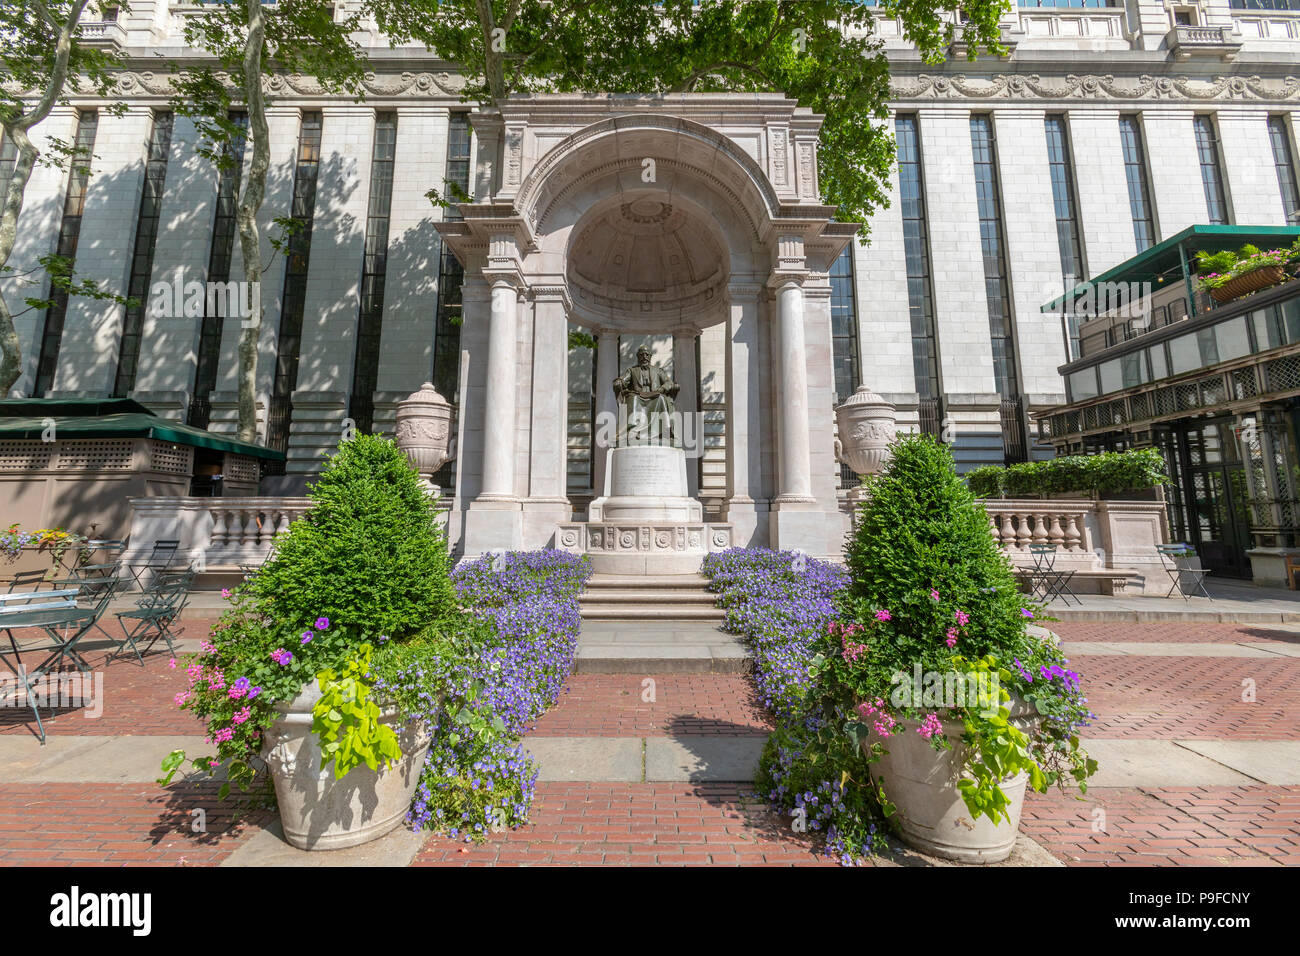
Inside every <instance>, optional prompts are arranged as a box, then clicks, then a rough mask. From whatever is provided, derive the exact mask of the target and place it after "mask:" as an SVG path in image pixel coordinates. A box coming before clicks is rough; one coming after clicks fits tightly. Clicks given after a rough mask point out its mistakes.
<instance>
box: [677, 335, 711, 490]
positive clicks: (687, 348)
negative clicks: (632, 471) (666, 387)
mask: <svg viewBox="0 0 1300 956" xmlns="http://www.w3.org/2000/svg"><path fill="white" fill-rule="evenodd" d="M696 335H698V333H697V332H696V331H695V330H694V329H678V330H676V331H674V332H673V380H674V381H675V382H676V383H677V385H678V392H677V399H676V401H675V403H674V404H675V406H676V408H677V416H678V421H679V422H680V426H678V425H674V427H675V428H676V427H680V429H681V431H680V433H679V434H678V436H677V438H678V440H679V441H681V442H682V445H683V447H684V448H685V449H686V493H687V494H688V495H690V496H691V497H692V498H698V497H699V494H700V467H699V465H700V455H702V454H703V453H704V435H703V431H704V423H703V416H702V415H701V414H700V372H699V369H698V368H697V366H696V363H695V337H696Z"/></svg>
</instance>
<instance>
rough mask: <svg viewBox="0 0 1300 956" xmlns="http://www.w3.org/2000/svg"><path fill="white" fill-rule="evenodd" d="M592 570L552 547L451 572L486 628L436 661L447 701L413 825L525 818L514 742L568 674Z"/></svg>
mask: <svg viewBox="0 0 1300 956" xmlns="http://www.w3.org/2000/svg"><path fill="white" fill-rule="evenodd" d="M590 576H591V563H590V561H589V560H588V559H586V558H585V557H578V556H577V555H572V554H568V553H567V552H563V551H552V550H546V551H533V552H522V553H506V554H499V555H488V556H485V557H483V558H480V559H478V560H476V561H469V562H465V563H462V564H461V565H459V566H458V567H457V568H456V569H455V570H454V571H453V572H452V581H453V583H454V584H455V586H456V593H457V596H458V599H459V601H460V604H461V606H462V607H463V608H465V610H466V611H467V612H469V614H470V615H471V616H472V617H474V618H477V619H478V620H479V621H480V622H482V623H483V624H484V625H485V626H483V627H481V628H479V629H477V631H476V632H475V633H473V634H472V635H470V636H469V638H468V640H467V646H466V647H465V648H464V653H463V654H462V655H461V656H460V657H459V658H458V659H455V660H447V661H443V662H440V664H439V667H440V670H441V673H439V675H438V678H437V682H438V684H439V686H441V687H444V688H445V689H446V693H447V698H446V701H445V704H444V705H443V706H442V707H439V708H437V714H438V716H437V718H436V719H435V721H434V725H435V726H434V735H433V736H434V739H433V744H432V746H431V747H430V749H429V757H428V760H427V761H426V763H425V766H424V772H423V775H422V777H421V781H420V785H419V787H418V788H417V790H416V795H415V800H414V802H413V804H412V806H411V811H410V814H409V816H408V820H409V822H410V824H411V825H412V826H413V827H415V828H417V829H420V828H428V829H432V830H437V831H440V832H445V833H446V834H447V835H448V836H451V837H453V838H463V839H466V840H470V839H474V838H475V837H480V836H482V835H484V834H486V833H487V832H488V831H492V830H502V829H508V828H511V827H515V826H519V825H520V824H523V823H526V822H527V820H528V808H529V806H530V805H531V803H532V799H533V792H534V786H535V784H536V781H537V768H536V766H535V765H534V764H533V762H532V761H531V760H530V759H529V758H528V757H527V756H526V755H525V754H524V752H523V748H522V747H521V746H520V743H519V738H520V736H521V735H522V734H523V733H524V732H525V731H526V730H527V729H528V727H529V725H530V724H531V722H532V721H534V720H536V719H537V718H538V717H540V716H541V715H542V714H543V713H545V712H546V710H547V709H548V708H549V707H551V706H552V705H553V704H554V703H555V702H556V700H557V699H558V698H559V696H560V693H561V692H562V691H563V690H564V685H565V682H566V681H567V680H568V677H569V674H570V673H572V671H573V660H574V655H575V653H576V651H577V645H578V631H579V617H578V596H579V595H580V594H581V593H582V589H583V587H584V585H585V583H586V581H587V578H589V577H590ZM424 676H425V675H423V674H422V675H420V679H423V678H424Z"/></svg>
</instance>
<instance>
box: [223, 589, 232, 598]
mask: <svg viewBox="0 0 1300 956" xmlns="http://www.w3.org/2000/svg"><path fill="white" fill-rule="evenodd" d="M221 596H222V597H223V598H228V597H230V588H222V589H221Z"/></svg>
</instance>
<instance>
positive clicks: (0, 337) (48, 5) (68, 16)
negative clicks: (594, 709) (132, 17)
mask: <svg viewBox="0 0 1300 956" xmlns="http://www.w3.org/2000/svg"><path fill="white" fill-rule="evenodd" d="M86 2H87V0H4V2H0V138H8V139H9V141H10V142H12V143H13V145H14V149H15V153H16V156H15V159H14V167H13V171H12V173H11V174H10V175H9V178H8V183H7V186H6V188H5V190H4V194H3V195H0V279H8V278H10V277H11V273H12V271H13V270H12V269H11V268H10V266H9V257H10V255H11V254H12V253H13V249H14V243H15V241H16V240H17V236H18V217H19V216H20V215H21V213H22V210H23V202H24V200H25V198H26V194H27V183H28V181H29V180H30V179H31V175H32V170H33V169H34V168H35V166H36V164H37V163H38V162H41V163H45V164H48V165H53V166H57V167H65V166H67V165H68V164H70V163H73V162H82V161H89V158H88V157H79V156H77V154H76V151H75V144H73V143H70V142H68V141H66V140H64V139H61V138H60V137H57V136H51V137H48V147H47V149H46V151H45V153H44V154H42V153H41V151H40V150H38V149H37V148H36V146H35V144H33V143H32V140H31V131H32V129H33V128H34V127H35V126H37V125H38V124H40V123H42V122H43V121H44V120H45V119H46V118H47V117H48V116H49V115H50V111H51V110H53V109H54V107H55V106H57V105H59V104H62V103H66V102H67V98H68V96H69V95H71V94H94V95H98V96H108V95H109V94H111V93H112V91H113V87H114V78H113V67H114V66H116V65H117V64H118V62H119V57H118V56H117V55H115V54H113V53H110V52H109V51H106V50H101V49H97V48H95V47H90V46H87V45H85V44H84V43H80V42H78V40H77V30H78V27H79V25H80V23H81V22H82V16H83V14H84V13H85V9H86ZM39 271H43V272H47V273H48V274H49V276H50V280H51V288H52V289H58V290H61V291H63V292H65V293H67V294H69V295H91V296H94V297H96V298H110V299H114V300H115V301H125V300H123V299H122V298H121V297H120V296H115V295H112V294H107V293H103V292H102V291H101V290H100V289H99V287H98V286H97V285H96V284H94V283H93V282H90V283H88V282H87V281H85V280H82V281H76V280H75V279H74V277H73V275H72V263H71V262H70V261H69V260H68V259H67V257H65V256H53V255H49V256H44V257H42V258H41V260H40V270H39ZM26 301H27V304H28V305H29V306H31V307H33V308H41V307H44V306H47V305H48V302H46V301H44V300H41V299H39V298H29V299H27V300H26ZM21 374H22V342H21V341H20V340H19V338H18V332H17V330H16V329H15V328H14V321H13V313H12V312H11V310H10V307H9V303H8V302H7V301H6V300H5V297H4V295H3V294H2V293H0V398H3V397H5V396H7V395H8V394H9V389H11V388H13V386H14V383H15V382H17V381H18V378H19V376H20V375H21Z"/></svg>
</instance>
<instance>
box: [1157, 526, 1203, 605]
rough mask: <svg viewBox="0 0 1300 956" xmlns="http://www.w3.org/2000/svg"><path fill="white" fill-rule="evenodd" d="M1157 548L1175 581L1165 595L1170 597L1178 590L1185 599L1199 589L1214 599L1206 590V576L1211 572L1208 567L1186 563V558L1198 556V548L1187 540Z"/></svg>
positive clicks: (1167, 572) (1166, 568)
mask: <svg viewBox="0 0 1300 956" xmlns="http://www.w3.org/2000/svg"><path fill="white" fill-rule="evenodd" d="M1156 550H1157V551H1158V552H1160V561H1161V563H1163V564H1164V567H1165V573H1166V574H1168V575H1169V579H1170V580H1171V581H1172V582H1173V583H1172V584H1171V585H1170V586H1169V592H1168V593H1167V594H1166V595H1165V597H1169V596H1170V595H1172V594H1173V593H1174V591H1177V592H1178V593H1179V594H1180V595H1181V596H1182V599H1183V600H1184V601H1186V600H1188V599H1189V598H1188V595H1189V594H1191V595H1193V596H1194V595H1195V594H1196V592H1197V591H1198V590H1199V591H1200V592H1201V594H1203V595H1205V597H1206V598H1207V599H1208V600H1210V601H1213V600H1214V598H1212V597H1210V592H1209V591H1207V590H1205V577H1206V575H1208V574H1209V573H1210V572H1209V570H1207V569H1206V568H1189V567H1187V565H1186V564H1185V563H1184V561H1185V559H1187V558H1192V557H1195V556H1196V549H1195V548H1193V547H1192V546H1191V545H1190V544H1187V543H1186V542H1182V541H1180V542H1177V543H1175V544H1158V545H1156Z"/></svg>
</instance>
